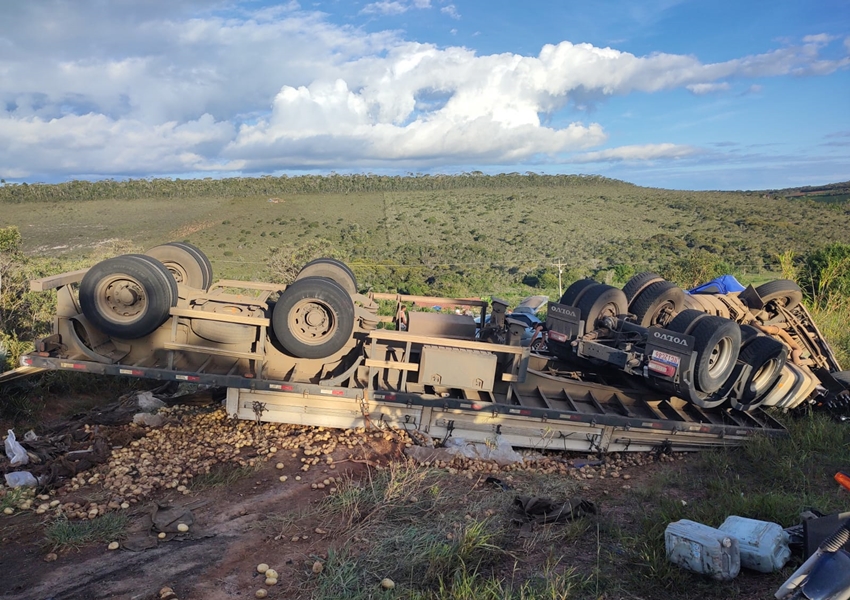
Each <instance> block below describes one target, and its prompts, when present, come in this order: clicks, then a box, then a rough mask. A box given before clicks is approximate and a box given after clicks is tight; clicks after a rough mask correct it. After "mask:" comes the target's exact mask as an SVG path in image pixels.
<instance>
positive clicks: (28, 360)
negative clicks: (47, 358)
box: [21, 356, 32, 367]
mask: <svg viewBox="0 0 850 600" xmlns="http://www.w3.org/2000/svg"><path fill="white" fill-rule="evenodd" d="M31 365H32V359H31V358H30V357H29V356H22V357H21V366H24V367H29V366H31Z"/></svg>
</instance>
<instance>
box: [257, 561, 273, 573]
mask: <svg viewBox="0 0 850 600" xmlns="http://www.w3.org/2000/svg"><path fill="white" fill-rule="evenodd" d="M270 568H271V567H269V566H268V565H267V564H266V563H260V564H258V565H257V573H260V574H262V575H265V573H266V571H268V570H269V569H270Z"/></svg>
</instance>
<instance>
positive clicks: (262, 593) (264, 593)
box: [254, 588, 269, 598]
mask: <svg viewBox="0 0 850 600" xmlns="http://www.w3.org/2000/svg"><path fill="white" fill-rule="evenodd" d="M268 595H269V593H268V592H267V591H266V590H264V589H262V588H261V589H259V590H257V591H256V592H254V596H255V597H256V598H265V597H266V596H268Z"/></svg>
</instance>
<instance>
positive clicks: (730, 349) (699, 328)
mask: <svg viewBox="0 0 850 600" xmlns="http://www.w3.org/2000/svg"><path fill="white" fill-rule="evenodd" d="M666 329H668V330H670V331H674V332H676V333H685V334H688V335H691V336H693V338H694V351H695V352H696V354H697V359H696V363H695V364H694V366H693V368H694V386H695V387H696V389H697V390H698V391H700V392H703V393H705V394H711V393H712V392H716V391H717V390H718V389H720V387H721V386H722V385H723V384H724V383H726V380H727V379H728V378H729V375H731V374H732V370H733V369H734V368H735V361H737V360H738V354H739V353H740V351H741V328H740V327H738V324H737V323H735V322H734V321H730V320H729V319H724V318H723V317H716V316H713V315H707V314H705V313H701V312H699V311H697V310H693V309H688V310H683V311H682V312H680V313H679V314H678V315H676V317H675V318H674V319H673V320H672V321H671V322H670V324H669V325H667V327H666Z"/></svg>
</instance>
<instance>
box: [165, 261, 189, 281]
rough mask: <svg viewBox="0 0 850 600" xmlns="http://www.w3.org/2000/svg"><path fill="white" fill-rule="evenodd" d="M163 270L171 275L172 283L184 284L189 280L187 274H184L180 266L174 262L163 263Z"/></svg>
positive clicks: (184, 270) (184, 271)
mask: <svg viewBox="0 0 850 600" xmlns="http://www.w3.org/2000/svg"><path fill="white" fill-rule="evenodd" d="M162 264H163V265H165V268H166V269H168V270H169V272H171V275H172V276H173V277H174V281H176V282H177V283H185V282H186V281H188V280H189V274H188V273H187V272H186V269H184V268H183V267H182V266H181V265H179V264H177V263H174V262H163V263H162Z"/></svg>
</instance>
